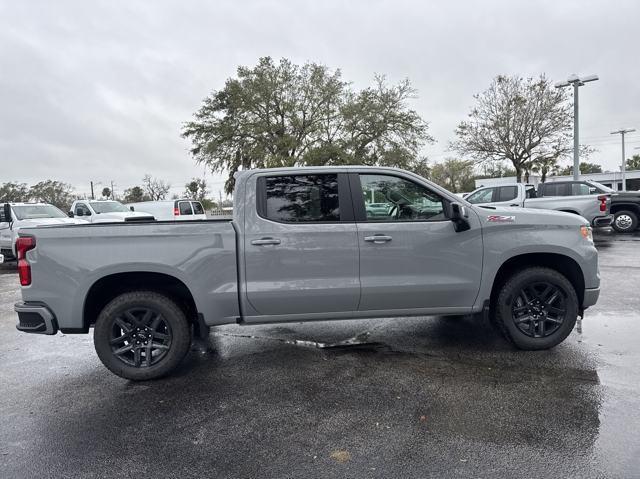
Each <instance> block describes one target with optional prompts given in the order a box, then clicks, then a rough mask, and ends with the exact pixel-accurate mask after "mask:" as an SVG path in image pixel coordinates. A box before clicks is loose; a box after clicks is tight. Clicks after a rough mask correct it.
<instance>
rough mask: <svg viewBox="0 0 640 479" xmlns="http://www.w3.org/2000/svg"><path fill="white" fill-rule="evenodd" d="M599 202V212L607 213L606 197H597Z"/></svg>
mask: <svg viewBox="0 0 640 479" xmlns="http://www.w3.org/2000/svg"><path fill="white" fill-rule="evenodd" d="M598 200H600V211H607V197H606V196H605V195H601V196H598Z"/></svg>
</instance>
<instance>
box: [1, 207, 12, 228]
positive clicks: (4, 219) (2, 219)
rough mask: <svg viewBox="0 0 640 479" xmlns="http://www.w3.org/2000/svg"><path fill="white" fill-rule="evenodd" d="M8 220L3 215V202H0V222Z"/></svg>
mask: <svg viewBox="0 0 640 479" xmlns="http://www.w3.org/2000/svg"><path fill="white" fill-rule="evenodd" d="M9 221H10V220H9V219H7V218H5V217H4V204H2V203H0V223H7V222H9Z"/></svg>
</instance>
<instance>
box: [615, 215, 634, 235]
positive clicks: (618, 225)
mask: <svg viewBox="0 0 640 479" xmlns="http://www.w3.org/2000/svg"><path fill="white" fill-rule="evenodd" d="M636 228H638V215H636V214H635V213H634V212H633V211H627V210H623V211H618V212H616V214H615V216H614V218H613V229H614V230H616V231H617V232H618V233H631V232H633V231H635V230H636Z"/></svg>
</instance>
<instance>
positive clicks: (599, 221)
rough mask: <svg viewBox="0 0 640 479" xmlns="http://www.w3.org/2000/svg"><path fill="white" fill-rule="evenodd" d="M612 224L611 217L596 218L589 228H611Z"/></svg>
mask: <svg viewBox="0 0 640 479" xmlns="http://www.w3.org/2000/svg"><path fill="white" fill-rule="evenodd" d="M612 223H613V215H607V216H596V217H595V218H594V219H593V221H592V224H591V226H593V227H594V228H604V227H606V226H611V224H612Z"/></svg>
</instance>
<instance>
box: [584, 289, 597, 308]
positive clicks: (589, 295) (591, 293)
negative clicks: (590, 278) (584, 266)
mask: <svg viewBox="0 0 640 479" xmlns="http://www.w3.org/2000/svg"><path fill="white" fill-rule="evenodd" d="M599 296H600V288H590V289H585V290H584V299H583V300H582V307H583V308H584V309H586V308H588V307H589V306H593V305H594V304H596V303H597V302H598V297H599Z"/></svg>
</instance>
